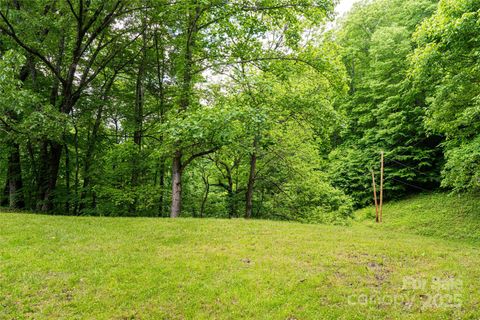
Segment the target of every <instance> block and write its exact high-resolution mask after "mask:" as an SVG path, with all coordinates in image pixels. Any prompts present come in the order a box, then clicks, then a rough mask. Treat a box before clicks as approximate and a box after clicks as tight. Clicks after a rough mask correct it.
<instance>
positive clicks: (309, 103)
mask: <svg viewBox="0 0 480 320" xmlns="http://www.w3.org/2000/svg"><path fill="white" fill-rule="evenodd" d="M333 8H334V2H333V1H330V0H302V1H291V2H289V1H277V0H268V1H267V0H262V1H233V2H224V1H215V0H212V1H198V0H184V1H175V2H172V1H167V0H164V1H163V0H156V1H139V0H138V1H137V0H129V1H123V0H109V1H93V0H62V1H51V0H39V1H35V2H31V1H30V2H28V3H27V2H26V1H20V0H9V1H2V2H1V5H0V93H1V96H0V110H1V113H0V143H1V146H2V148H1V150H0V164H1V166H0V183H1V185H2V186H4V187H3V193H2V199H1V204H2V205H5V206H11V207H14V208H26V209H30V210H37V211H43V212H51V213H57V214H72V215H85V214H91V215H115V216H116V215H121V216H123V215H132V216H172V217H176V216H179V215H183V216H186V215H190V216H196V217H207V216H209V217H240V216H244V217H246V218H251V217H256V218H269V219H286V220H297V221H304V222H329V223H330V222H334V223H341V222H342V221H344V220H345V218H346V217H348V216H349V215H350V214H351V212H352V209H353V207H354V206H364V205H367V204H369V203H371V201H372V200H371V198H372V188H371V186H372V182H371V171H372V170H373V171H374V172H375V174H376V175H377V176H378V173H379V159H380V156H379V153H380V151H384V153H385V177H386V179H385V197H386V199H392V198H395V197H402V196H404V195H406V194H409V193H412V192H418V191H424V190H432V189H435V188H438V187H444V188H452V189H454V190H478V189H480V182H479V181H480V177H479V173H478V172H479V170H478V169H479V168H480V140H479V139H480V136H479V134H478V132H479V129H480V127H479V123H480V121H479V120H480V119H479V117H480V116H479V115H480V111H479V110H480V107H479V104H478V102H479V101H480V98H479V95H480V92H479V89H478V78H479V66H480V65H479V60H478V58H479V51H478V45H479V43H478V41H480V40H479V39H480V29H479V24H478V20H479V19H478V12H479V11H478V10H479V9H480V4H479V3H478V2H476V1H470V0H461V1H453V0H442V1H441V2H440V4H438V3H437V1H435V0H421V1H419V0H377V1H368V2H360V3H357V4H356V5H355V7H354V9H353V10H352V12H351V13H350V14H348V15H347V16H346V17H343V18H342V19H341V20H340V21H338V23H336V25H335V27H334V28H333V29H332V28H329V27H328V24H327V22H328V21H329V20H330V19H332V17H333Z"/></svg>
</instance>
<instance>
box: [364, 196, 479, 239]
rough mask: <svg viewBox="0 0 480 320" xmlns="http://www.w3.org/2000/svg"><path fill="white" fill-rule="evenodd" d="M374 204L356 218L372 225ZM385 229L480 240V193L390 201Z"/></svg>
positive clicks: (438, 236) (383, 226)
mask: <svg viewBox="0 0 480 320" xmlns="http://www.w3.org/2000/svg"><path fill="white" fill-rule="evenodd" d="M374 216H375V210H374V208H365V209H362V210H359V211H357V212H356V219H357V220H358V221H361V222H362V223H364V224H366V225H370V226H371V225H372V224H374V222H373V219H372V218H373V217H374ZM383 220H384V222H385V223H384V224H382V225H381V228H382V229H383V230H385V231H397V232H408V233H415V234H419V235H425V236H432V237H436V238H442V239H450V240H464V241H468V242H472V243H477V244H478V243H480V195H478V194H477V195H475V194H467V195H448V194H445V193H433V194H424V195H419V196H414V197H411V198H409V199H406V200H403V201H398V202H392V203H387V204H385V205H384V210H383Z"/></svg>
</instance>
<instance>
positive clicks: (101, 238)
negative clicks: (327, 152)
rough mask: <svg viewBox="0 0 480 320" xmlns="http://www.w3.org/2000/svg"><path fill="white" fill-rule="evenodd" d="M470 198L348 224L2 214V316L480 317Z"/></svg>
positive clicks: (439, 198) (396, 209)
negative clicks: (379, 220) (381, 221)
mask: <svg viewBox="0 0 480 320" xmlns="http://www.w3.org/2000/svg"><path fill="white" fill-rule="evenodd" d="M469 199H470V198H469ZM464 200H465V199H464ZM458 201H460V200H458ZM462 201H463V200H462ZM465 201H466V202H462V203H464V204H465V203H469V204H470V205H469V206H467V205H465V206H464V208H465V210H464V211H461V212H462V213H463V215H459V214H458V213H459V211H457V210H456V209H455V208H456V203H457V199H456V198H447V197H445V196H444V195H438V194H437V195H427V196H420V197H418V198H412V199H410V200H406V201H403V202H399V203H395V204H388V205H387V206H386V207H385V214H384V216H385V224H384V225H382V226H378V225H375V224H371V223H367V222H365V221H363V222H358V223H354V224H353V225H352V226H350V227H337V226H321V225H305V224H297V223H286V222H271V221H245V220H240V219H238V220H211V219H203V220H202V219H176V220H167V219H151V218H100V217H65V216H44V215H32V214H20V213H6V212H4V213H0V222H1V223H0V225H1V232H0V259H1V263H0V293H1V294H0V305H1V306H2V308H0V318H2V319H29V318H35V319H57V318H64V319H67V318H68V319H72V318H75V319H93V318H94V319H167V318H168V319H192V318H195V319H240V318H243V319H319V318H324V319H338V318H343V319H364V318H376V319H385V318H388V319H397V318H404V319H432V318H442V319H447V318H448V319H450V318H478V317H480V311H478V305H479V303H480V297H479V294H478V292H479V287H478V279H479V277H480V269H479V268H478V265H479V263H480V251H479V250H478V245H477V244H475V243H474V240H475V239H477V236H475V232H477V231H476V230H474V229H475V223H477V222H476V221H477V220H476V219H475V218H474V217H473V215H474V213H475V212H476V210H478V207H475V202H474V199H473V198H471V201H470V200H468V201H467V200H465ZM458 203H460V202H458ZM452 208H453V209H452ZM468 208H470V209H468ZM449 210H451V211H449ZM367 212H368V210H363V211H362V212H360V213H359V214H362V213H367ZM436 212H438V213H439V214H441V218H438V219H441V220H442V221H448V223H446V224H445V225H446V226H447V227H444V228H438V225H437V221H438V219H437V217H436V216H435V214H436ZM454 217H455V218H458V219H453V218H454ZM460 217H461V219H460ZM414 218H415V219H417V220H415V219H414ZM416 221H418V222H416ZM451 221H456V223H455V224H452V222H451ZM462 224H463V226H462ZM477 225H478V224H477ZM414 232H417V233H423V234H429V235H433V237H429V236H420V235H414V234H411V233H414ZM457 232H460V233H461V235H460V234H457ZM465 232H466V233H468V234H472V235H469V236H465V235H463V233H465ZM476 234H478V232H477V233H476ZM441 236H446V237H448V238H452V239H457V240H459V241H451V240H444V239H440V237H441ZM462 239H465V240H466V241H463V240H462ZM435 279H436V280H435ZM439 283H441V284H443V285H442V286H439V285H438V284H439Z"/></svg>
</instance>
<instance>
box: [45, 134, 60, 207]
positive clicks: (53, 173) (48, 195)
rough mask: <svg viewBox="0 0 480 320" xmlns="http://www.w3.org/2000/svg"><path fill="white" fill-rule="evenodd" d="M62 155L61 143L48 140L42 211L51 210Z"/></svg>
mask: <svg viewBox="0 0 480 320" xmlns="http://www.w3.org/2000/svg"><path fill="white" fill-rule="evenodd" d="M61 157H62V145H61V144H60V143H58V142H55V141H50V156H49V163H48V175H47V181H46V182H47V183H46V188H45V192H44V196H43V204H42V211H43V212H49V211H52V210H53V199H54V196H55V188H56V186H57V177H58V171H59V169H60V158H61Z"/></svg>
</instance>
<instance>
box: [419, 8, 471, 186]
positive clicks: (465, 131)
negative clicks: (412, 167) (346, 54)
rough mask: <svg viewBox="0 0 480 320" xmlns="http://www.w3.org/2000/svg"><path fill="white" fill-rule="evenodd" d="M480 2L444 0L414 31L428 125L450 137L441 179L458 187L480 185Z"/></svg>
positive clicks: (444, 183)
mask: <svg viewBox="0 0 480 320" xmlns="http://www.w3.org/2000/svg"><path fill="white" fill-rule="evenodd" d="M479 8H480V6H479V4H478V3H477V2H476V1H465V0H460V1H449V0H442V1H440V3H439V6H438V10H437V12H436V13H435V14H434V15H433V16H432V17H431V18H429V19H428V20H426V21H425V22H424V23H422V25H421V26H419V28H418V30H417V32H416V33H415V35H414V40H415V41H416V43H417V45H418V48H417V49H416V50H415V52H414V54H412V56H411V73H412V75H413V76H414V79H415V81H416V83H415V84H416V86H417V87H419V88H422V89H423V90H424V91H425V93H426V96H427V101H428V112H427V114H426V124H427V127H428V128H429V130H431V131H432V132H434V133H438V134H441V135H444V136H445V137H446V143H445V144H444V149H445V152H446V164H445V167H444V170H443V178H444V180H443V183H442V185H443V186H445V187H450V188H454V189H455V190H458V191H460V190H480V182H479V181H480V180H479V175H478V169H479V168H480V158H479V153H478V150H479V137H480V135H479V132H480V121H479V120H480V111H479V110H480V109H479V101H480V99H479V97H480V89H479V88H478V83H479V81H480V74H479V72H478V71H479V67H480V63H479V60H478V56H479V55H478V46H479V44H480V26H479V25H478V19H479V11H478V10H479Z"/></svg>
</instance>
